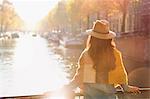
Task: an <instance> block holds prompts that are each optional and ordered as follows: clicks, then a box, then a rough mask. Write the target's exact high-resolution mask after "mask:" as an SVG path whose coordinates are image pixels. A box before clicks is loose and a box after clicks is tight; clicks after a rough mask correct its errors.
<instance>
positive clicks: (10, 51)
mask: <svg viewBox="0 0 150 99" xmlns="http://www.w3.org/2000/svg"><path fill="white" fill-rule="evenodd" d="M54 49H55V48H52V46H49V44H48V43H47V41H46V40H45V39H43V38H41V37H39V36H37V37H32V36H30V35H24V36H22V37H20V38H19V39H7V40H4V39H1V40H0V97H4V96H19V95H34V94H41V93H43V92H46V91H51V90H55V89H57V88H60V87H62V86H63V85H64V84H66V83H67V82H68V79H69V73H67V72H66V71H67V68H66V64H68V62H66V61H63V60H64V58H67V59H68V57H62V56H61V55H60V54H56V52H55V51H54ZM57 52H58V51H57ZM60 53H61V54H65V53H64V52H63V51H62V52H60ZM64 56H65V55H64ZM72 59H73V58H72ZM68 65H69V64H68ZM68 67H69V66H68ZM64 68H66V70H64Z"/></svg>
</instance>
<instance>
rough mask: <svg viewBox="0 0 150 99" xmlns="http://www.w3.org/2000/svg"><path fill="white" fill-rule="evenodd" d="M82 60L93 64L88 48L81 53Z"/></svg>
mask: <svg viewBox="0 0 150 99" xmlns="http://www.w3.org/2000/svg"><path fill="white" fill-rule="evenodd" d="M79 59H80V60H82V61H83V62H84V63H85V64H86V63H87V64H92V63H93V61H92V59H91V57H90V55H89V54H88V50H87V49H84V51H83V52H82V53H81V55H80V58H79Z"/></svg>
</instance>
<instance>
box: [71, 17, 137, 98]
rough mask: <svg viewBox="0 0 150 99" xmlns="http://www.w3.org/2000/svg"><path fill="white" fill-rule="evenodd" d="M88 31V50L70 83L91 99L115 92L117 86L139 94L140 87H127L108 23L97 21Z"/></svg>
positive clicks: (123, 70)
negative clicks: (100, 94)
mask: <svg viewBox="0 0 150 99" xmlns="http://www.w3.org/2000/svg"><path fill="white" fill-rule="evenodd" d="M89 32H90V33H89V37H88V40H87V45H86V48H85V50H84V51H83V52H82V54H81V56H80V58H79V62H78V66H79V67H78V69H77V72H76V74H75V76H74V77H73V79H72V81H71V83H70V84H71V85H76V86H79V87H80V88H81V89H83V92H84V94H85V96H88V95H89V97H90V95H91V96H92V95H97V94H99V92H102V93H115V92H116V90H115V87H116V86H117V85H119V86H121V88H122V89H123V91H125V92H135V93H137V92H139V88H138V87H134V86H130V85H128V77H127V73H126V70H125V67H124V65H123V62H122V56H121V53H120V51H119V50H117V49H116V46H115V43H114V40H113V39H114V37H115V36H116V34H115V33H114V32H112V31H110V30H109V22H108V21H106V20H97V21H96V22H95V23H94V25H93V28H92V29H91V30H90V31H89ZM96 91H98V92H96ZM96 93H97V94H96ZM90 99H92V98H90Z"/></svg>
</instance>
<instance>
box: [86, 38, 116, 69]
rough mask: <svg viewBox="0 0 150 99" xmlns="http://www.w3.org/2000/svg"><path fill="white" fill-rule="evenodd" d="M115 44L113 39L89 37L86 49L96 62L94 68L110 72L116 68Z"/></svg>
mask: <svg viewBox="0 0 150 99" xmlns="http://www.w3.org/2000/svg"><path fill="white" fill-rule="evenodd" d="M114 47H115V43H114V41H113V40H112V39H98V38H95V37H93V36H89V37H88V39H87V45H86V49H87V50H88V54H89V55H90V57H91V58H92V61H93V62H94V65H93V66H94V68H95V69H96V70H97V69H100V70H105V71H110V70H112V69H114V68H115V67H116V65H115V60H116V59H115V56H114Z"/></svg>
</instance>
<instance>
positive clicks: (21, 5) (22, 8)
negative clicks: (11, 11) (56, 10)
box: [9, 0, 60, 28]
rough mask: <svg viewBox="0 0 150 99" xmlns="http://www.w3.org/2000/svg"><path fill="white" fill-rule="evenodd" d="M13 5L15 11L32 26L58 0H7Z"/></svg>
mask: <svg viewBox="0 0 150 99" xmlns="http://www.w3.org/2000/svg"><path fill="white" fill-rule="evenodd" d="M9 1H11V2H12V3H13V5H14V6H15V10H16V12H17V13H18V14H19V16H20V17H21V18H22V19H23V20H24V21H25V23H26V24H27V26H28V27H29V28H32V27H33V26H34V25H35V24H36V23H37V22H38V21H39V20H40V19H42V18H43V17H44V16H46V15H47V14H48V12H49V11H50V10H51V9H52V8H53V7H54V6H55V5H56V4H57V2H58V1H60V0H9Z"/></svg>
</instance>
